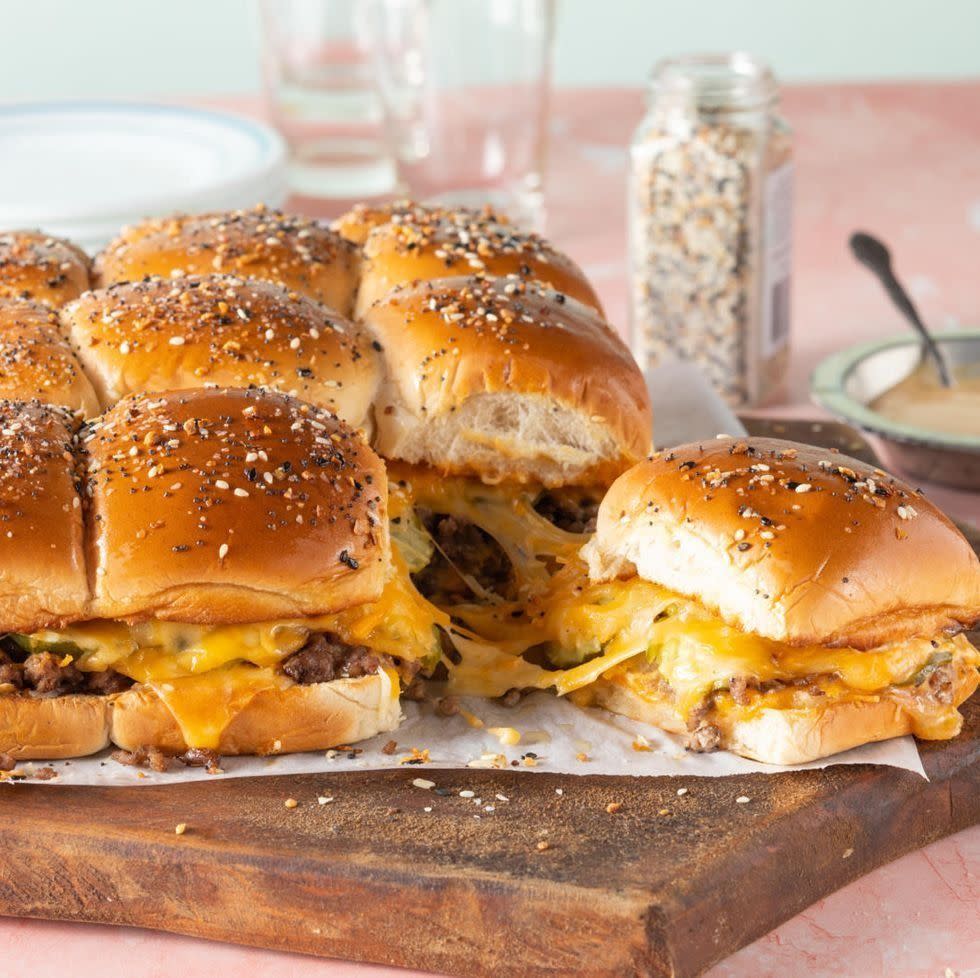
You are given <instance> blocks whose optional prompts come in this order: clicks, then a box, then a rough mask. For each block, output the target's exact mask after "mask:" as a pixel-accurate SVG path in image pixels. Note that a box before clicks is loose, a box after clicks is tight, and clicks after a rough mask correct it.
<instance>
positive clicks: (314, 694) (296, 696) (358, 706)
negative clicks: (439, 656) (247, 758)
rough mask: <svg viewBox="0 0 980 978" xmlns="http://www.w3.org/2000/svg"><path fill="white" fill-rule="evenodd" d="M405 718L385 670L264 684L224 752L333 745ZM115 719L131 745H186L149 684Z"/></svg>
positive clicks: (122, 739)
mask: <svg viewBox="0 0 980 978" xmlns="http://www.w3.org/2000/svg"><path fill="white" fill-rule="evenodd" d="M400 721H401V710H400V708H399V705H398V687H397V685H395V684H393V683H392V681H391V679H389V678H388V676H386V675H385V674H384V673H379V674H376V675H373V676H362V677H359V678H357V679H335V680H333V681H332V682H329V683H316V684H313V685H309V686H299V685H290V686H284V687H282V688H278V689H264V690H261V691H260V692H258V693H256V695H255V696H254V697H253V699H252V700H251V701H250V702H249V703H248V704H247V705H246V706H245V707H243V708H242V709H241V710H240V711H239V712H237V713H236V714H235V716H234V718H233V719H232V721H231V723H229V724H228V726H227V727H226V728H225V730H224V731H223V732H222V734H221V740H220V742H219V744H218V747H217V751H218V753H219V754H225V755H234V754H290V753H296V752H298V751H307V750H326V749H327V748H329V747H337V746H339V745H341V744H353V743H356V742H357V741H359V740H366V739H367V738H368V737H373V736H374V735H375V734H378V733H382V732H384V731H388V730H394V729H395V728H396V727H397V726H398V724H399V722H400ZM111 723H112V731H111V736H112V740H113V742H114V743H115V744H118V745H119V746H120V747H122V748H123V749H125V750H135V749H136V748H137V747H158V748H159V749H160V750H162V751H164V752H165V753H168V754H181V753H183V752H184V751H185V750H187V747H188V744H187V743H186V741H185V740H184V737H183V734H182V733H181V732H180V728H179V727H178V725H177V721H176V720H174V718H173V714H171V712H170V710H168V709H167V706H166V705H165V704H164V702H163V700H161V699H160V698H159V697H158V696H157V694H156V693H155V692H154V691H153V690H152V689H150V688H149V687H146V686H134V687H133V688H132V689H129V690H127V691H126V692H125V693H122V694H120V695H119V696H117V697H115V698H114V700H113V703H112V714H111Z"/></svg>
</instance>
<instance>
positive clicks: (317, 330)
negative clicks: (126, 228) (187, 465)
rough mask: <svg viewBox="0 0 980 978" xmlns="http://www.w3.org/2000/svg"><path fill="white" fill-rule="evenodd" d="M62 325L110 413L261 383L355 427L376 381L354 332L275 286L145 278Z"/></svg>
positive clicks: (94, 301)
mask: <svg viewBox="0 0 980 978" xmlns="http://www.w3.org/2000/svg"><path fill="white" fill-rule="evenodd" d="M62 318H63V321H64V322H65V325H66V327H67V329H68V330H69V331H70V334H71V337H72V340H73V341H74V343H75V344H76V346H77V347H78V350H79V356H80V357H81V358H82V362H83V363H84V365H85V367H86V368H87V369H88V370H89V372H90V374H91V376H92V378H93V379H94V380H95V383H96V387H97V390H98V393H99V396H100V398H101V399H102V403H103V404H104V405H106V406H108V405H110V404H114V403H115V402H116V401H117V400H119V398H120V397H124V396H125V395H127V394H132V393H136V392H144V391H145V392H154V391H163V390H178V389H181V388H188V387H202V386H204V385H206V384H211V385H227V386H230V387H247V386H250V385H259V386H264V387H271V388H273V389H276V390H281V391H284V392H285V393H288V394H294V395H295V396H297V397H301V398H303V399H304V400H307V401H311V402H313V403H315V404H319V405H322V406H324V407H328V408H330V410H332V411H334V412H335V413H337V414H339V415H340V416H341V417H342V418H344V419H345V420H347V421H349V422H350V423H351V424H353V425H354V426H355V427H360V426H364V425H365V424H367V423H368V420H369V412H370V406H371V401H372V400H373V398H374V395H375V392H376V389H377V386H378V382H379V379H380V375H381V368H380V365H379V358H378V354H377V352H376V351H375V350H374V349H373V348H372V346H371V342H370V340H369V339H368V338H367V336H366V335H365V334H364V333H363V331H362V330H361V329H360V327H357V326H355V325H354V324H352V323H351V322H349V321H348V320H346V319H344V318H343V317H341V316H339V315H337V314H336V313H333V312H330V311H329V310H327V309H326V308H324V307H323V306H321V305H319V304H317V303H314V302H311V301H309V300H308V299H303V298H301V297H299V296H296V295H290V294H289V293H287V292H286V290H285V289H283V288H282V287H281V286H278V285H274V284H272V283H271V282H260V281H256V280H248V281H245V280H242V279H239V278H233V277H230V276H227V275H204V276H197V275H189V276H185V277H184V278H181V279H176V280H175V279H162V278H154V279H147V280H146V281H142V282H135V283H131V284H121V285H114V286H110V287H109V288H108V289H101V290H99V291H96V292H89V293H88V294H87V295H85V296H83V297H82V298H81V299H79V300H78V301H77V302H74V303H72V304H71V305H69V306H68V307H67V308H65V309H64V310H63V311H62Z"/></svg>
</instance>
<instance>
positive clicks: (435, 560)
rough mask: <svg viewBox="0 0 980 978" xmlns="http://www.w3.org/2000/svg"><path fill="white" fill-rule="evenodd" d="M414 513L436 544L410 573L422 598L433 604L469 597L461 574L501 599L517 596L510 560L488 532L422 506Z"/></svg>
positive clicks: (447, 602) (449, 602) (467, 587)
mask: <svg viewBox="0 0 980 978" xmlns="http://www.w3.org/2000/svg"><path fill="white" fill-rule="evenodd" d="M417 512H418V516H419V519H420V520H421V521H422V525H423V526H424V527H425V529H426V530H427V531H428V533H429V535H430V536H431V537H432V541H433V543H435V545H436V551H435V553H434V554H433V556H432V560H430V561H429V563H428V564H427V565H426V566H425V568H423V569H422V570H421V571H419V572H418V573H417V574H414V575H413V576H412V580H413V581H414V582H415V586H416V587H417V588H418V589H419V591H421V593H422V594H424V595H425V597H427V598H428V599H429V600H430V601H434V602H435V603H436V604H455V603H457V602H459V601H466V600H469V599H471V598H472V597H473V596H474V595H473V591H472V589H471V588H470V586H469V585H468V584H467V583H466V581H465V580H464V579H463V577H462V576H461V575H466V577H469V578H471V579H472V580H474V581H476V583H477V584H478V585H479V586H480V587H481V588H483V589H485V590H486V591H490V592H492V593H493V594H496V595H498V596H500V597H502V598H512V597H515V596H516V595H515V593H514V592H515V584H514V569H513V567H512V566H511V562H510V559H509V558H508V556H507V554H506V553H504V549H503V547H501V546H500V544H499V543H497V541H496V540H494V538H493V537H492V536H490V534H489V533H487V532H486V531H484V530H481V529H480V527H478V526H477V525H476V524H475V523H470V522H469V521H468V520H462V519H458V518H457V517H455V516H446V515H445V514H444V513H433V512H430V511H429V510H424V509H420V510H418V511H417Z"/></svg>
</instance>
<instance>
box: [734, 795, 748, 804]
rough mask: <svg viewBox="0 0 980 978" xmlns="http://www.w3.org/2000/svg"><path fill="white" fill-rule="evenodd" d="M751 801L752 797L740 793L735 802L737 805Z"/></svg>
mask: <svg viewBox="0 0 980 978" xmlns="http://www.w3.org/2000/svg"><path fill="white" fill-rule="evenodd" d="M750 801H752V799H751V798H749V797H748V796H746V795H739V796H738V798H736V799H735V804H736V805H747V804H748V803H749V802H750Z"/></svg>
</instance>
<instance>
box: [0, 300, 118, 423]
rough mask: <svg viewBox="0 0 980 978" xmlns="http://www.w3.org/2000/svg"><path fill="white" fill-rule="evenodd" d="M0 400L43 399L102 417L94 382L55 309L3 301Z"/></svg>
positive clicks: (0, 323)
mask: <svg viewBox="0 0 980 978" xmlns="http://www.w3.org/2000/svg"><path fill="white" fill-rule="evenodd" d="M0 397H4V398H10V399H13V400H21V401H28V400H31V399H32V398H37V399H38V400H40V401H44V402H46V403H47V404H61V405H63V406H64V407H69V408H71V409H72V410H73V411H78V412H79V413H80V414H82V415H83V416H85V417H93V416H94V415H96V414H98V413H99V399H98V398H97V397H96V396H95V390H94V388H93V387H92V382H91V381H90V380H89V379H88V376H87V375H86V373H85V371H84V370H82V365H81V363H79V360H78V357H77V356H76V355H75V351H74V350H73V349H72V348H71V345H70V344H69V342H68V340H66V339H65V337H64V336H63V335H62V333H61V325H60V324H59V322H58V316H57V314H56V313H55V311H54V310H53V309H52V308H51V307H50V306H47V305H44V304H43V303H41V302H32V301H31V300H29V299H3V298H0Z"/></svg>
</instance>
